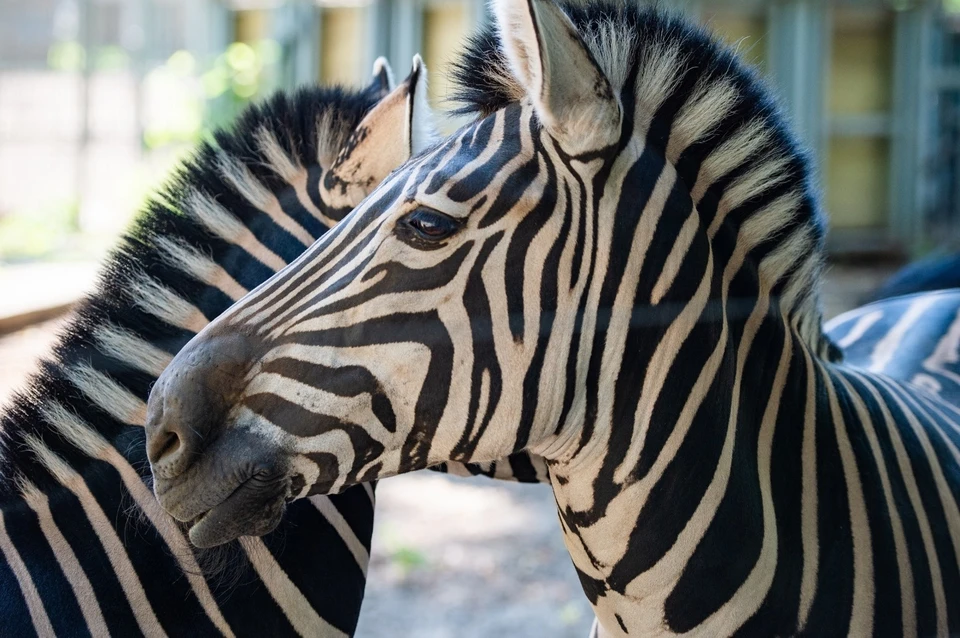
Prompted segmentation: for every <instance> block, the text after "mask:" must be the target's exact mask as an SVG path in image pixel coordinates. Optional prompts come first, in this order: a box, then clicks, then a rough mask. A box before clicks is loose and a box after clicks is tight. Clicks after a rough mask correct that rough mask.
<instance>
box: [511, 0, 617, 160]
mask: <svg viewBox="0 0 960 638" xmlns="http://www.w3.org/2000/svg"><path fill="white" fill-rule="evenodd" d="M493 12H494V16H495V18H496V22H497V25H498V28H499V31H500V40H501V43H502V45H503V50H504V53H505V54H506V57H507V60H508V61H509V63H510V67H511V69H512V71H513V74H514V75H515V76H516V79H517V80H518V81H519V82H520V84H521V85H522V88H523V90H524V92H525V93H526V95H527V96H528V97H529V99H530V100H531V102H533V106H534V108H535V109H536V112H537V116H538V117H539V118H540V122H541V123H542V124H543V126H544V127H545V128H546V129H547V130H548V131H549V132H550V134H551V135H552V136H553V137H554V138H556V139H557V140H558V141H559V142H560V143H561V145H562V146H563V147H564V148H565V149H566V150H567V151H569V152H571V153H573V154H577V153H583V152H586V151H591V150H596V149H599V148H603V147H605V146H608V145H610V144H612V143H614V142H615V141H616V140H617V139H618V137H619V135H620V124H621V120H620V104H619V101H618V100H617V98H616V96H615V94H614V92H613V88H612V87H611V86H610V82H609V80H608V79H607V77H606V76H605V75H604V73H603V71H602V70H601V69H600V67H599V66H598V65H597V62H596V60H594V58H593V56H592V55H591V54H590V51H589V49H587V46H586V45H585V44H584V42H583V40H582V39H581V38H580V35H579V33H577V29H576V27H575V26H574V25H573V23H572V22H571V21H570V18H568V17H567V15H566V14H565V13H564V12H563V11H562V10H561V9H560V8H559V7H558V6H557V5H556V4H554V2H553V0H493Z"/></svg>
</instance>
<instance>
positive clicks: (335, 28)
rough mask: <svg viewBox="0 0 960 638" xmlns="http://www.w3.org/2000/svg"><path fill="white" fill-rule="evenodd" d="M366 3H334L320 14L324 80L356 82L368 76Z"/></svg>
mask: <svg viewBox="0 0 960 638" xmlns="http://www.w3.org/2000/svg"><path fill="white" fill-rule="evenodd" d="M367 11H368V9H366V8H365V7H335V8H334V7H331V8H326V9H324V10H323V12H322V13H321V18H320V81H321V82H323V83H324V84H344V85H348V86H355V85H357V84H359V83H360V82H361V81H362V80H363V78H364V77H365V69H364V68H363V62H364V60H365V59H366V56H365V51H366V38H367V28H366V27H367V15H366V12H367Z"/></svg>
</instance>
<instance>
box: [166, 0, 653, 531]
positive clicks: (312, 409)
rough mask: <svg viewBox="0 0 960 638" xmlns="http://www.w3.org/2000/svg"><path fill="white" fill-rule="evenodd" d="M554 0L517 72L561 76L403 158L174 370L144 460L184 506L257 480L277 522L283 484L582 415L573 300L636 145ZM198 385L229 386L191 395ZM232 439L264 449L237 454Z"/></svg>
mask: <svg viewBox="0 0 960 638" xmlns="http://www.w3.org/2000/svg"><path fill="white" fill-rule="evenodd" d="M518 6H520V5H518ZM522 6H525V5H522ZM544 6H545V7H546V11H547V12H548V18H549V20H550V25H551V27H550V28H551V30H552V32H553V35H554V36H556V38H555V39H556V41H557V42H558V43H559V45H560V46H562V47H564V51H562V52H559V53H554V54H553V55H556V56H561V55H562V57H564V58H565V59H566V62H567V63H566V64H564V65H557V64H553V65H548V64H547V62H548V61H547V60H546V59H544V60H543V63H542V64H541V62H534V61H533V60H531V59H529V58H524V59H518V60H517V61H516V66H517V73H518V75H520V77H524V75H523V74H527V75H528V76H529V77H525V80H526V81H528V82H530V83H533V84H538V83H539V85H540V86H546V85H547V84H549V85H550V86H553V87H559V88H555V89H553V90H552V92H548V91H547V90H546V89H545V88H544V89H543V90H541V91H540V92H539V94H538V95H539V97H538V98H536V99H532V98H531V99H524V100H521V101H519V102H518V103H515V104H513V105H511V106H509V107H507V108H504V109H501V110H499V111H497V112H495V113H493V114H491V115H489V116H487V117H486V118H483V119H481V120H480V121H478V122H476V123H475V124H473V125H471V126H468V127H466V128H465V129H463V130H461V131H460V132H459V133H457V134H456V135H454V136H452V137H451V138H450V139H448V140H446V141H445V142H444V143H442V144H440V145H438V146H436V147H435V148H433V149H432V150H431V151H429V152H427V153H425V154H424V155H422V156H420V157H418V158H416V159H415V160H413V161H411V162H408V163H407V164H406V165H405V166H404V167H403V168H401V169H400V170H399V171H397V172H396V173H394V174H393V175H392V176H391V177H389V178H388V179H387V180H386V181H385V182H384V183H383V184H382V185H381V186H380V187H379V188H378V189H377V190H376V191H375V192H374V193H373V194H372V195H371V197H370V198H368V199H367V200H366V201H365V202H364V203H363V204H361V205H360V206H359V207H358V208H357V209H356V210H355V211H354V212H353V213H352V214H350V215H348V216H347V217H346V218H345V219H344V220H343V222H341V223H340V224H339V225H338V226H337V227H336V228H335V229H334V230H332V231H331V232H330V233H328V234H327V235H325V236H324V237H323V238H322V239H321V240H320V241H318V242H317V243H316V244H315V245H314V246H313V247H311V249H309V250H308V251H307V252H306V253H305V254H304V255H302V256H301V258H299V259H298V260H297V261H296V262H294V263H292V264H291V265H290V266H289V267H288V268H287V269H285V270H284V271H281V272H280V273H278V274H277V275H276V276H275V277H274V278H272V279H271V280H269V281H268V282H266V283H265V284H264V285H263V286H261V287H260V288H259V289H257V290H255V291H254V292H253V293H251V294H250V295H249V296H248V297H246V298H245V299H244V300H242V301H241V302H240V303H239V304H237V305H235V306H234V307H233V308H232V309H231V310H230V311H228V312H227V313H225V315H223V316H221V317H220V318H219V319H218V320H217V321H216V322H214V324H211V326H210V327H209V328H208V329H207V330H205V331H204V332H203V333H202V334H201V335H198V337H197V338H196V339H195V340H194V342H193V343H192V344H191V345H189V346H188V347H187V348H186V349H185V350H183V351H181V353H180V355H178V358H177V360H175V361H174V362H173V363H172V364H171V366H170V367H169V368H168V369H167V373H165V375H164V377H163V378H162V379H161V380H160V381H159V382H158V384H157V386H156V387H155V388H154V391H153V394H152V396H151V406H150V409H151V417H150V420H151V422H152V423H153V424H154V428H153V430H154V432H156V433H159V435H152V436H154V439H155V440H153V441H151V446H152V447H153V449H154V450H155V453H154V454H153V455H152V456H151V461H152V464H153V471H154V475H155V477H156V481H157V482H156V485H157V491H158V494H159V495H160V499H161V502H162V503H163V504H164V506H165V507H167V508H168V509H169V510H170V511H171V513H172V514H173V515H174V516H176V517H178V518H181V519H191V518H192V517H194V516H196V515H197V514H199V513H202V512H203V511H205V509H204V508H209V505H210V504H216V503H218V502H220V501H222V500H223V499H224V498H235V497H234V496H231V494H234V493H235V492H234V491H235V490H236V489H237V485H238V482H239V484H240V485H241V486H248V485H251V484H252V483H257V482H259V483H263V484H264V485H265V486H264V487H262V488H256V489H257V492H258V494H262V495H263V497H262V498H258V499H250V500H249V502H248V504H247V505H248V507H247V508H246V509H247V510H264V511H269V512H271V515H270V516H267V517H264V518H265V519H270V520H272V512H274V511H276V509H275V508H274V507H273V506H274V505H275V504H276V503H277V502H278V500H279V499H281V498H296V497H302V496H306V495H307V494H309V493H318V492H320V493H324V492H335V491H338V490H340V489H343V488H344V487H346V486H349V485H352V484H355V483H358V482H362V481H369V480H373V479H377V478H380V477H384V476H389V475H392V474H397V473H401V472H408V471H412V470H416V469H420V468H425V467H427V466H430V465H433V464H436V463H440V462H442V461H446V460H457V461H468V460H469V461H493V460H496V459H501V458H503V457H505V456H507V455H508V454H510V453H512V452H515V451H518V450H523V449H536V446H538V445H541V446H542V445H543V444H545V443H549V442H553V441H555V439H556V438H557V437H556V433H557V431H558V429H559V427H560V425H561V424H562V422H563V421H565V420H574V421H575V420H577V419H578V418H579V417H578V416H577V411H578V410H582V408H583V405H582V401H577V397H576V396H575V395H574V394H573V393H572V392H570V389H571V387H572V383H571V384H564V383H558V380H561V379H563V378H564V377H570V376H571V374H574V375H575V374H576V373H577V372H578V371H577V370H576V369H570V365H571V363H570V362H575V361H576V359H577V357H576V356H575V347H576V346H575V342H574V339H573V335H574V334H575V333H577V332H580V331H582V330H584V329H585V327H584V326H582V325H580V322H579V318H578V311H577V309H578V306H579V305H580V303H581V302H582V300H583V299H584V297H585V295H586V294H587V288H588V282H589V281H590V279H591V277H594V276H595V275H596V272H597V270H596V268H595V265H596V259H595V253H596V252H597V250H598V243H597V234H598V232H606V233H607V234H609V233H610V232H611V228H610V224H611V222H612V219H609V220H607V221H606V222H600V221H598V218H597V212H598V210H599V207H600V201H601V199H602V198H603V196H604V194H605V190H604V187H605V185H606V183H607V182H608V181H610V182H611V183H612V184H614V188H615V184H616V182H617V178H616V176H613V179H612V181H611V175H612V173H611V169H612V168H613V167H612V162H613V160H614V159H615V158H616V157H617V154H618V153H620V152H621V151H623V150H624V149H622V148H619V147H618V145H617V142H618V141H619V139H620V119H621V118H620V105H619V100H618V99H617V98H616V97H615V96H614V93H613V91H612V89H611V87H610V85H609V83H608V82H607V80H606V78H605V76H604V74H603V73H602V72H601V71H600V69H599V67H598V66H597V64H596V62H595V61H594V60H593V58H592V56H591V55H590V53H588V51H587V50H586V48H585V47H584V46H583V45H582V43H581V42H580V41H579V38H578V37H577V35H576V33H575V31H574V28H573V25H572V24H571V23H570V21H569V19H567V18H566V16H565V15H564V14H563V13H562V12H561V11H560V10H559V9H557V8H556V7H554V6H553V5H544ZM528 31H529V30H528ZM531 33H532V32H531ZM522 35H524V36H526V35H529V33H525V34H522ZM514 48H515V50H516V51H524V53H525V54H528V53H529V50H528V49H525V48H524V47H523V46H519V45H518V46H516V47H514ZM546 67H550V68H553V69H554V71H553V74H552V75H551V76H550V77H544V76H543V74H542V69H543V68H546ZM414 119H416V118H415V117H414ZM626 152H627V154H633V153H635V150H634V147H632V146H631V147H630V148H629V149H627V151H626ZM624 165H626V164H624ZM621 178H622V176H621ZM606 205H607V206H608V207H609V206H610V205H611V204H610V203H609V202H608V203H607V204H606ZM601 225H602V226H604V227H605V230H604V231H601V229H600V228H599V226H601ZM587 330H589V329H588V328H587ZM572 353H573V354H572ZM571 380H572V379H571ZM197 385H206V386H208V387H214V388H217V390H218V391H217V392H215V393H210V392H205V393H203V394H204V397H203V398H204V400H201V401H198V400H197V399H196V397H195V393H194V392H193V391H192V388H193V387H194V386H197ZM211 397H212V398H211ZM173 415H175V416H173ZM174 418H175V419H184V418H185V419H188V420H190V422H191V423H194V424H200V426H199V430H200V431H201V433H202V434H201V435H202V436H203V438H204V443H203V446H202V447H200V446H197V447H199V449H197V447H194V446H192V445H191V444H189V442H185V441H184V440H183V438H182V437H180V438H171V437H169V435H164V432H165V431H166V426H165V424H166V423H168V422H169V421H170V420H172V419H174ZM207 433H211V434H212V436H208V435H207ZM164 437H166V438H164ZM185 446H186V447H187V448H190V449H191V451H192V452H193V453H191V454H189V455H183V454H179V452H180V451H181V448H183V447H185ZM238 450H256V451H257V452H256V456H255V458H253V459H250V455H249V454H246V455H244V456H245V457H246V458H247V461H245V465H244V466H243V467H239V468H238V467H237V464H236V463H235V462H233V461H232V460H231V459H232V458H233V457H236V456H237V454H238ZM225 475H230V476H232V477H235V478H233V480H231V481H224V480H223V479H224V476H225ZM200 492H204V493H206V494H208V495H205V496H204V497H202V498H194V497H192V496H190V497H188V496H186V495H187V494H190V495H193V494H197V493H200ZM252 529H253V531H254V532H259V531H260V529H261V527H260V526H253V527H252Z"/></svg>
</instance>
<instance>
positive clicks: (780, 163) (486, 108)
mask: <svg viewBox="0 0 960 638" xmlns="http://www.w3.org/2000/svg"><path fill="white" fill-rule="evenodd" d="M559 4H560V6H561V7H562V8H563V10H564V12H565V13H566V14H567V15H568V16H569V17H570V19H571V21H572V22H573V24H574V25H575V26H576V28H577V30H578V32H579V33H580V35H581V37H582V38H583V40H584V42H585V43H586V44H587V46H588V47H589V49H590V51H591V53H592V55H593V57H594V59H595V61H596V62H597V64H598V65H599V67H600V69H601V70H602V71H603V72H604V74H605V75H606V77H607V79H608V80H609V81H610V83H611V85H612V88H613V90H614V92H615V93H617V94H619V95H620V96H621V101H622V102H623V104H624V110H625V111H626V112H628V116H629V115H632V114H634V113H635V114H636V116H635V120H634V121H633V128H634V130H635V131H636V130H644V129H645V130H646V131H647V135H646V141H647V143H649V144H653V145H656V146H657V147H658V148H659V149H660V151H661V152H662V153H663V154H664V156H665V157H666V159H667V160H668V161H669V162H671V163H672V164H673V165H674V166H675V167H676V169H677V172H678V175H679V177H680V179H682V180H683V181H684V182H685V183H686V184H687V186H688V187H689V191H690V192H691V194H692V195H693V196H694V198H695V199H696V198H698V197H700V198H701V199H700V203H699V204H698V206H697V207H698V210H699V212H700V216H701V218H702V219H703V220H704V222H703V223H704V224H705V225H708V224H709V222H710V219H711V218H712V217H713V216H715V215H716V212H717V209H718V207H719V206H721V205H723V202H722V199H723V198H724V197H729V195H730V193H731V191H736V192H735V195H736V197H737V201H738V203H739V205H737V206H730V208H732V209H735V210H733V214H731V216H730V221H731V222H732V224H729V225H727V226H728V228H733V229H737V228H739V227H740V225H741V223H742V222H743V221H745V220H746V219H747V218H749V217H751V216H752V215H754V213H756V212H757V211H760V210H762V209H764V208H765V207H768V206H770V205H771V204H774V205H776V204H777V202H778V200H779V201H783V202H787V203H789V207H785V208H789V209H790V210H789V211H787V214H783V215H778V216H777V215H771V216H770V217H771V218H773V219H772V220H771V221H772V222H773V223H775V224H777V225H778V228H777V229H776V230H774V231H772V232H771V231H770V229H769V228H760V229H758V230H759V231H760V232H762V233H764V236H765V239H764V240H763V241H761V242H760V243H759V245H757V246H756V247H755V248H754V249H753V250H752V251H751V254H752V255H753V256H754V257H755V259H751V260H750V261H753V262H754V263H759V261H760V260H762V258H763V257H764V256H765V255H766V254H767V253H768V252H769V250H770V249H771V248H773V247H775V246H776V245H778V244H779V243H780V242H782V240H783V237H784V236H788V235H790V234H793V233H795V231H797V230H798V229H799V228H801V227H806V229H807V232H806V233H804V235H805V236H806V237H807V238H808V241H807V244H806V246H805V249H806V250H807V251H808V252H809V256H808V258H807V259H800V260H797V263H796V265H795V266H794V267H793V270H792V272H791V273H790V274H789V275H788V276H786V277H784V278H782V279H781V280H780V282H779V283H778V284H777V285H776V286H775V287H774V289H773V290H772V291H771V292H772V295H773V296H774V297H776V296H779V295H780V294H782V293H783V292H784V291H785V289H787V288H788V287H795V288H799V289H801V291H800V292H799V293H796V292H795V293H794V294H797V295H798V296H799V297H800V299H798V300H797V301H795V302H794V307H795V308H797V309H799V310H800V312H798V313H797V314H796V315H795V317H794V319H795V321H796V323H797V324H798V329H799V331H800V334H802V335H804V336H805V337H807V338H808V339H809V341H810V342H811V343H813V344H815V345H816V346H817V348H816V349H817V350H820V351H821V352H823V353H830V356H831V358H834V359H835V358H837V357H839V356H840V355H839V351H838V350H837V349H836V348H834V347H833V346H831V345H830V343H829V341H828V340H827V339H826V338H825V337H823V335H822V329H821V324H822V317H821V310H820V308H819V282H820V281H821V279H822V276H821V275H822V262H823V255H824V237H825V233H826V221H825V217H824V215H823V213H822V211H821V208H820V204H819V193H818V191H817V186H816V184H815V181H814V177H813V171H812V170H811V168H810V160H809V158H808V155H807V153H806V151H805V150H804V149H803V148H802V146H801V144H800V143H799V142H798V140H797V139H796V137H795V136H794V134H793V133H792V131H791V130H790V128H789V126H788V124H787V122H786V118H785V116H784V114H783V112H782V109H781V108H780V105H779V104H778V103H777V102H776V99H775V98H774V94H773V92H772V91H770V89H769V88H768V87H767V86H766V83H765V82H764V81H763V80H762V79H761V78H760V77H759V76H758V75H757V73H756V72H755V71H754V70H753V69H751V68H750V67H749V66H747V65H746V64H745V63H744V62H742V61H741V60H740V59H739V57H738V56H737V55H736V53H735V52H734V51H733V50H732V49H730V48H728V47H726V46H724V45H722V44H720V43H718V41H717V38H716V37H715V36H713V35H712V34H710V32H709V31H708V30H707V29H706V28H702V27H697V26H694V25H692V24H691V23H690V22H689V21H687V20H684V19H682V18H681V17H680V16H679V15H674V14H672V13H670V12H665V11H664V10H663V9H662V8H658V7H649V6H648V7H641V6H637V5H635V4H629V3H617V2H610V3H603V2H594V3H589V4H587V5H584V4H578V3H570V2H566V3H565V2H560V3H559ZM453 80H454V89H453V96H452V100H453V101H454V102H455V103H456V104H458V107H457V109H456V112H458V113H460V114H469V115H476V116H479V117H483V116H486V115H489V114H490V113H493V112H495V111H497V110H499V109H502V108H505V107H506V106H508V105H509V104H511V103H514V102H516V101H518V100H520V99H521V98H522V97H523V95H524V88H523V87H522V86H521V85H520V83H519V82H518V81H517V79H516V78H515V76H514V75H513V73H512V72H511V70H510V67H509V64H508V62H507V59H506V57H505V54H504V52H503V50H502V48H501V44H500V38H499V37H498V34H497V32H496V27H495V26H493V25H488V26H487V27H486V28H484V29H483V30H482V31H480V32H479V33H478V34H476V35H475V36H473V37H472V38H471V39H470V41H469V43H468V44H467V47H466V50H465V52H464V54H463V55H462V56H461V58H460V59H459V60H458V61H457V63H456V64H455V65H454V71H453ZM631 111H632V113H630V112H631ZM644 119H645V121H642V120H644ZM626 128H629V127H626ZM691 138H692V139H691ZM676 149H683V151H682V152H679V153H678V152H677V151H676ZM698 184H709V188H707V189H706V190H705V191H704V192H702V193H701V192H698V189H697V186H698ZM752 191H755V192H752ZM730 243H731V244H732V243H733V242H730ZM736 285H737V282H734V286H733V288H732V289H731V297H734V296H735V295H736ZM746 296H749V295H746Z"/></svg>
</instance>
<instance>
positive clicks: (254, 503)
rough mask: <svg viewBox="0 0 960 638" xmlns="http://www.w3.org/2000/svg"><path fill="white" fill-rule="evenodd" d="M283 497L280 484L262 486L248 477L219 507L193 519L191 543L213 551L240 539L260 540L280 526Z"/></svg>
mask: <svg viewBox="0 0 960 638" xmlns="http://www.w3.org/2000/svg"><path fill="white" fill-rule="evenodd" d="M279 487H284V489H277V488H279ZM285 495H286V489H285V486H283V483H282V482H280V483H279V484H277V485H271V484H270V483H267V484H266V485H264V483H263V482H262V481H260V480H258V477H257V476H256V475H254V476H251V477H250V478H248V479H247V480H245V481H244V482H242V483H241V484H240V485H238V486H237V488H236V489H235V490H234V491H233V492H231V493H230V495H229V496H227V498H225V499H224V500H223V501H221V502H220V503H219V504H218V505H215V506H213V507H211V508H210V509H209V510H207V511H206V512H203V513H202V514H200V515H199V516H197V517H196V518H195V519H193V521H192V523H191V525H190V530H189V532H188V534H189V536H190V542H191V543H193V544H194V545H196V546H197V547H213V546H215V545H222V544H224V543H228V542H230V541H232V540H234V539H235V538H237V537H239V536H263V535H264V534H267V533H269V532H271V531H273V530H274V529H275V528H276V526H277V525H278V524H279V523H280V518H281V517H282V515H283V511H284V509H285V507H286V503H285V498H284V497H285Z"/></svg>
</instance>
